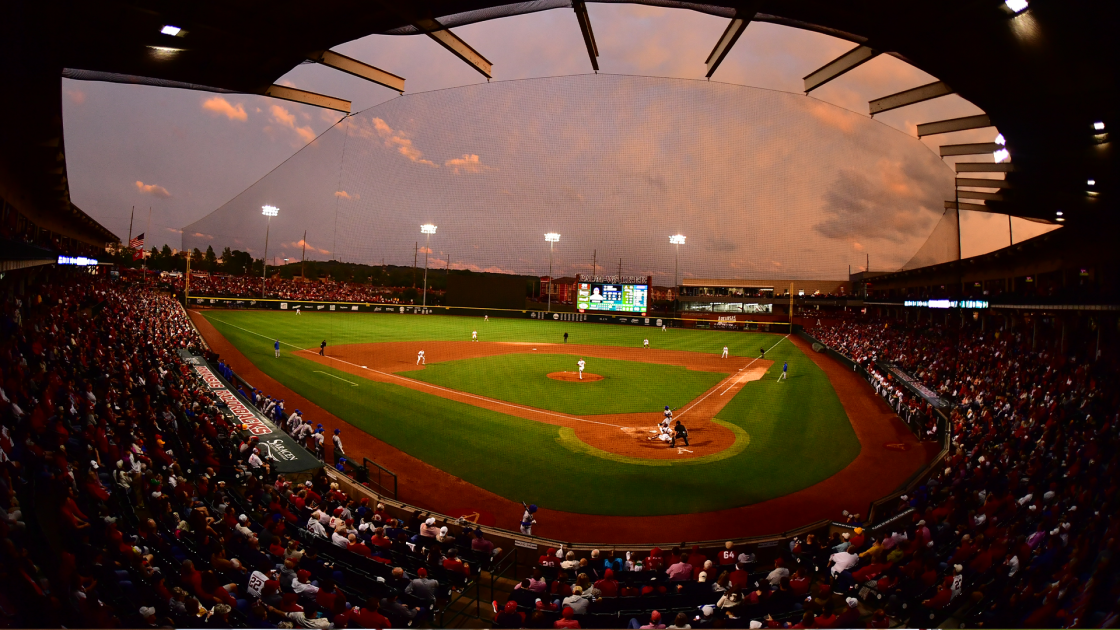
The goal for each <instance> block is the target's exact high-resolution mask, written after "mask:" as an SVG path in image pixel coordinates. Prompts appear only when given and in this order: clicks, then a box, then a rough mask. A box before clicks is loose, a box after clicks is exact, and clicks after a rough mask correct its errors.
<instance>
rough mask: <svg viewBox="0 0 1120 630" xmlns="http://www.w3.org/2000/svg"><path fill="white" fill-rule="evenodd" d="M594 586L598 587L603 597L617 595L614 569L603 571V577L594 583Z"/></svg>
mask: <svg viewBox="0 0 1120 630" xmlns="http://www.w3.org/2000/svg"><path fill="white" fill-rule="evenodd" d="M595 588H597V589H599V592H601V593H602V594H603V595H602V596H603V597H618V581H617V580H615V579H614V571H613V570H612V569H607V570H606V572H604V573H603V579H601V580H599V581H598V582H596V583H595Z"/></svg>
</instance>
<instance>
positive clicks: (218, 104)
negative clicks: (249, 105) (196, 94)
mask: <svg viewBox="0 0 1120 630" xmlns="http://www.w3.org/2000/svg"><path fill="white" fill-rule="evenodd" d="M202 109H204V110H206V111H208V112H210V113H211V114H214V115H216V116H225V117H226V118H228V119H230V120H240V121H245V120H247V119H248V118H249V114H247V113H245V107H244V106H243V105H242V104H241V103H237V104H236V105H234V104H233V103H230V102H229V101H227V100H226V99H224V98H222V97H221V96H215V97H213V98H208V99H206V100H205V101H203V102H202Z"/></svg>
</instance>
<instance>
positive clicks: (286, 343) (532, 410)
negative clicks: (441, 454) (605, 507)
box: [211, 317, 623, 429]
mask: <svg viewBox="0 0 1120 630" xmlns="http://www.w3.org/2000/svg"><path fill="white" fill-rule="evenodd" d="M211 319H213V320H214V321H218V322H221V323H223V324H225V325H226V326H230V327H233V328H236V329H238V330H243V331H245V332H247V333H249V334H250V335H256V336H258V337H263V338H265V339H273V337H269V336H268V335H262V334H260V333H259V332H256V331H253V330H249V329H248V328H242V327H241V326H238V325H237V324H231V323H229V322H227V321H225V320H224V319H218V318H217V317H214V318H211ZM280 343H282V344H284V345H285V346H290V347H292V348H295V349H296V350H297V351H298V352H307V353H310V354H313V355H318V354H319V353H318V352H316V351H314V350H308V349H307V348H300V347H299V346H297V345H295V344H294V343H288V342H286V341H281V342H280ZM330 359H331V360H332V361H338V362H339V363H345V364H346V365H352V366H354V367H356V368H360V369H363V370H367V371H369V372H373V373H374V374H380V375H382V376H387V377H391V378H396V379H400V380H402V381H405V382H408V383H415V384H419V385H423V386H425V387H430V388H432V389H438V390H441V391H445V392H451V393H453V394H456V395H458V396H466V397H467V398H474V399H476V400H483V401H486V402H489V403H491V404H498V405H503V406H505V407H509V408H511V409H520V410H523V411H530V412H533V413H539V414H542V415H545V416H552V417H554V418H563V419H565V420H575V421H578V422H587V423H590V424H600V425H603V426H605V427H615V428H618V429H621V428H623V426H622V425H621V424H611V423H609V422H599V421H597V420H585V419H584V418H577V417H575V416H566V415H564V414H559V413H553V412H551V411H543V410H541V409H534V408H532V407H522V406H521V405H515V404H513V403H508V402H505V401H502V400H495V399H493V398H487V397H485V396H478V395H476V394H468V393H467V392H461V391H459V390H455V389H449V388H447V387H442V386H440V385H433V384H431V383H425V382H424V381H421V380H418V379H414V378H408V377H406V376H399V375H397V374H393V373H392V372H382V371H380V370H375V369H373V368H368V367H365V366H363V365H358V364H357V363H351V362H349V361H346V360H343V359H338V358H335V357H330ZM316 371H318V370H316ZM327 376H332V375H330V374H328V375H327ZM335 378H338V377H337V376H336V377H335ZM339 380H345V379H339ZM347 382H349V381H347ZM528 419H529V418H526V420H528Z"/></svg>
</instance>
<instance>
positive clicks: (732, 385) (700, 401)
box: [673, 335, 789, 418]
mask: <svg viewBox="0 0 1120 630" xmlns="http://www.w3.org/2000/svg"><path fill="white" fill-rule="evenodd" d="M788 337H789V335H786V336H785V337H782V338H781V339H779V340H778V343H782V342H783V341H785V340H786V339H787V338H788ZM778 343H776V344H774V345H772V346H770V350H773V349H774V348H777V347H778ZM770 350H767V352H770ZM755 361H758V359H757V358H755V359H751V362H750V363H748V364H746V365H744V366H743V367H742V368H741V370H740V371H742V370H745V369H747V368H749V367H750V366H752V365H754V363H755ZM747 376H748V375H747V374H744V375H742V376H740V377H739V378H738V379H736V381H735V382H734V383H731V384H730V385H728V386H727V389H725V390H723V391H722V392H720V394H719V395H720V396H723V395H724V394H726V393H727V392H729V391H731V388H732V387H735V386H736V385H738V384H739V382H740V381H742V380H743V379H744V378H746V377H747ZM728 378H730V377H728ZM717 389H719V385H716V386H715V387H713V388H712V390H711V391H709V392H708V393H707V394H704V395H703V396H701V397H700V399H699V400H697V401H696V402H694V403H692V404H691V405H689V406H688V408H686V409H685V410H684V411H682V412H680V413H679V414H676V415H675V416H673V417H674V418H679V417H682V416H684V414H686V413H688V412H689V411H692V409H694V408H695V407H696V405H699V404H700V403H702V402H704V401H705V400H706V399H707V398H708V396H711V395H712V394H714V393H716V390H717Z"/></svg>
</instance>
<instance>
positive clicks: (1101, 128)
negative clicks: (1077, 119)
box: [1093, 122, 1104, 131]
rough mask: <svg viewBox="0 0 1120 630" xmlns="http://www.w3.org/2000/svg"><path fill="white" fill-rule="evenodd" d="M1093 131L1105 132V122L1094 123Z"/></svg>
mask: <svg viewBox="0 0 1120 630" xmlns="http://www.w3.org/2000/svg"><path fill="white" fill-rule="evenodd" d="M1093 129H1096V130H1097V131H1104V123H1103V122H1095V123H1093Z"/></svg>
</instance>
